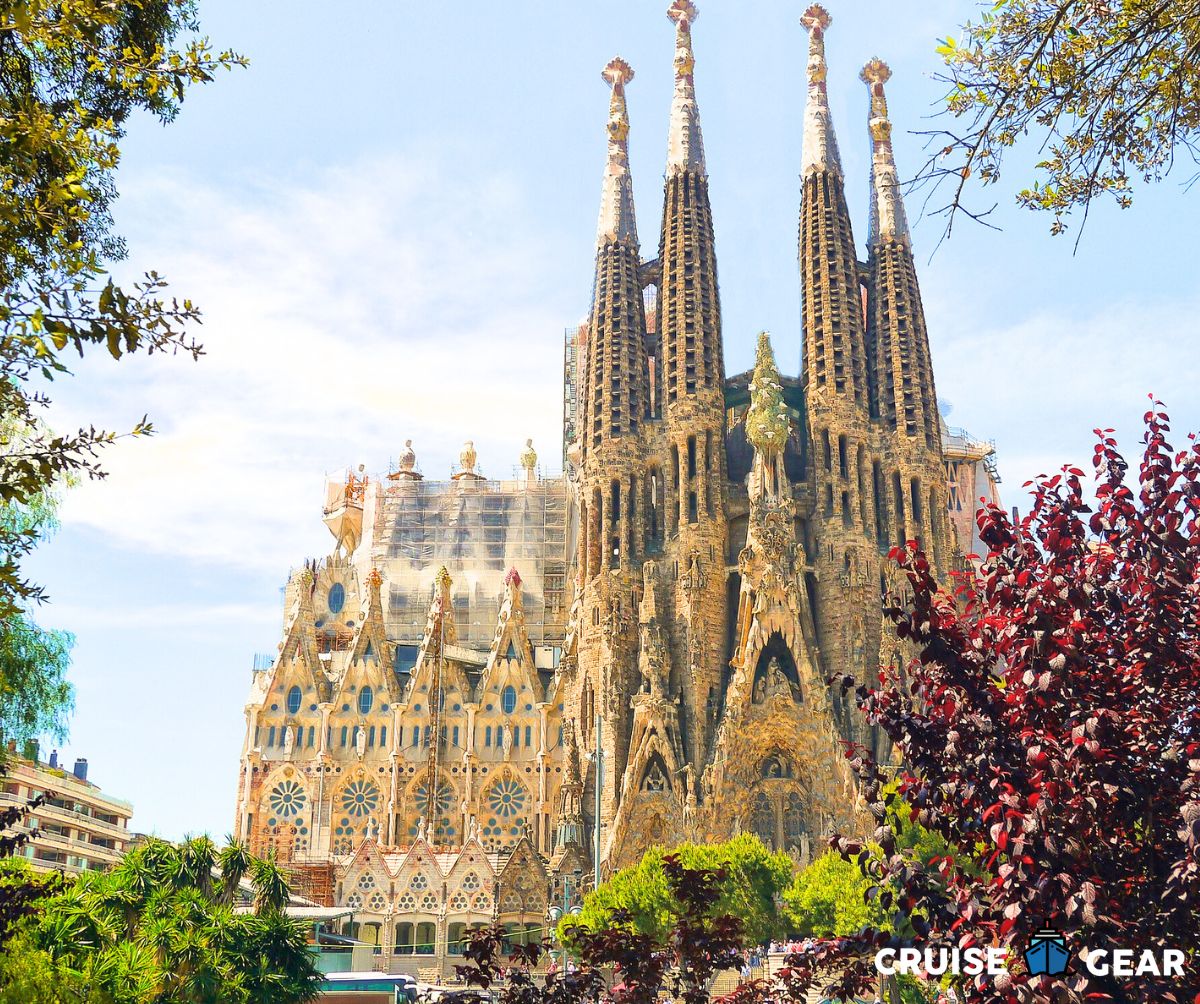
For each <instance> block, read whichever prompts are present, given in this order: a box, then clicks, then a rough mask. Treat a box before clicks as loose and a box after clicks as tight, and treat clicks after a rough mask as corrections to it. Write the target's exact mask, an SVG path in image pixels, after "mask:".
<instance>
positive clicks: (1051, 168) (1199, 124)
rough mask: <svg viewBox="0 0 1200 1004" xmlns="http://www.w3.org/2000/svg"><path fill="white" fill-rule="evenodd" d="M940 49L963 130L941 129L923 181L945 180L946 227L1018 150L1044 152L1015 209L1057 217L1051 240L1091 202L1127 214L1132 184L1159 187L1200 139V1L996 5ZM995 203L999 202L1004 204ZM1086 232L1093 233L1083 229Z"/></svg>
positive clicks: (951, 108) (1030, 0)
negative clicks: (970, 189) (974, 186)
mask: <svg viewBox="0 0 1200 1004" xmlns="http://www.w3.org/2000/svg"><path fill="white" fill-rule="evenodd" d="M984 6H985V8H987V9H985V11H984V12H983V13H981V15H980V17H979V19H978V20H977V21H973V22H970V23H968V24H966V25H965V26H964V27H963V37H962V38H961V39H957V40H956V39H954V38H947V39H945V40H944V41H943V42H942V44H941V46H940V48H939V50H938V51H939V52H940V53H941V55H942V56H943V58H944V59H945V61H946V65H947V67H948V73H946V74H943V75H942V76H941V77H940V78H939V79H941V80H943V81H944V82H947V83H948V84H949V85H950V88H951V89H950V91H949V94H948V95H947V97H946V108H947V110H948V112H949V113H950V114H951V115H953V116H955V117H956V118H961V119H963V120H964V121H965V123H966V125H965V127H955V128H950V129H945V130H939V131H936V132H934V133H931V134H930V136H931V140H930V145H931V147H932V148H933V149H932V156H931V157H930V159H929V161H928V162H927V163H926V165H925V167H924V169H923V170H922V172H921V174H920V180H922V181H925V182H932V183H935V184H938V185H940V184H942V183H944V182H948V184H949V188H950V192H951V195H950V201H949V203H948V204H947V205H946V206H945V207H944V210H943V211H944V212H946V213H947V216H948V220H947V232H949V229H950V227H952V226H953V223H954V217H955V215H956V214H957V213H958V212H960V211H962V212H964V213H966V214H967V215H969V216H972V217H974V218H976V219H979V218H982V217H985V216H986V215H987V213H988V212H990V211H991V210H990V209H987V210H985V209H983V207H979V208H978V209H974V210H972V209H969V208H967V207H966V206H965V205H964V198H965V196H966V193H967V186H968V184H969V182H970V181H971V180H974V181H976V182H978V183H980V184H982V185H984V186H987V185H993V184H995V183H997V182H999V181H1000V179H1001V167H1002V165H1003V162H1004V161H1005V159H1006V158H1007V157H1008V155H1009V152H1010V151H1011V150H1013V148H1014V147H1015V148H1018V149H1019V150H1020V151H1021V152H1022V153H1024V152H1025V151H1034V154H1033V156H1034V157H1036V158H1037V159H1036V162H1035V165H1034V168H1033V172H1034V176H1033V178H1032V180H1030V181H1029V182H1028V183H1022V182H1019V183H1018V184H1021V185H1022V187H1021V188H1020V189H1019V191H1018V194H1017V202H1018V203H1019V204H1020V205H1022V206H1024V207H1026V208H1028V209H1031V210H1037V211H1044V212H1049V213H1051V214H1052V215H1053V219H1054V222H1053V224H1052V226H1051V232H1052V233H1055V234H1058V233H1062V232H1063V231H1064V230H1065V229H1066V226H1067V223H1066V217H1067V216H1068V215H1069V214H1070V213H1071V212H1073V211H1074V210H1076V209H1082V211H1083V219H1084V220H1085V221H1086V219H1087V212H1088V209H1089V207H1090V206H1091V203H1092V201H1093V199H1095V198H1097V197H1100V196H1109V197H1111V198H1112V199H1113V200H1115V202H1116V203H1117V205H1119V206H1121V207H1122V208H1125V207H1127V206H1129V205H1130V202H1131V200H1132V180H1133V179H1139V178H1140V179H1141V180H1142V181H1144V182H1147V183H1149V182H1155V181H1159V180H1161V179H1162V178H1163V177H1165V176H1166V174H1167V173H1168V172H1169V171H1170V170H1171V168H1172V166H1173V165H1174V163H1175V159H1176V157H1177V156H1178V155H1179V154H1180V153H1181V152H1185V153H1187V154H1188V155H1189V156H1190V157H1191V158H1192V159H1193V160H1194V159H1195V157H1196V153H1197V147H1196V143H1197V138H1198V136H1200V59H1198V57H1200V5H1198V4H1197V3H1196V0H997V2H995V3H989V4H985V5H984ZM993 208H994V207H993ZM1080 229H1082V225H1081V227H1080Z"/></svg>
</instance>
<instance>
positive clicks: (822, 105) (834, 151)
mask: <svg viewBox="0 0 1200 1004" xmlns="http://www.w3.org/2000/svg"><path fill="white" fill-rule="evenodd" d="M832 20H833V19H832V18H831V17H830V16H829V12H828V11H827V10H826V9H825V8H824V7H822V6H821V5H820V4H817V3H815V4H813V5H812V6H811V7H809V8H808V10H806V11H805V12H804V16H803V17H801V18H800V23H801V24H802V25H804V27H805V28H807V29H808V101H807V103H806V104H805V106H804V149H803V152H802V160H801V169H800V176H801V177H802V178H803V177H807V176H808V175H809V174H811V173H812V172H813V171H829V172H830V173H832V174H836V175H837V176H838V177H839V178H840V177H841V176H842V160H841V157H840V156H838V145H837V137H836V136H835V135H834V132H833V122H832V121H830V117H829V93H828V91H827V90H826V85H825V78H826V75H827V73H828V67H827V66H826V65H825V29H826V28H828V27H829V23H830V21H832Z"/></svg>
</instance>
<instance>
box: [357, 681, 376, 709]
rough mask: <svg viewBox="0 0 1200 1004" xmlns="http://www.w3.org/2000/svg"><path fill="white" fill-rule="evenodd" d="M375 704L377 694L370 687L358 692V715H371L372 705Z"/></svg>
mask: <svg viewBox="0 0 1200 1004" xmlns="http://www.w3.org/2000/svg"><path fill="white" fill-rule="evenodd" d="M374 703H375V693H374V691H372V690H371V688H370V687H363V688H362V690H360V691H359V692H358V713H359V714H360V715H367V714H370V713H371V705H372V704H374Z"/></svg>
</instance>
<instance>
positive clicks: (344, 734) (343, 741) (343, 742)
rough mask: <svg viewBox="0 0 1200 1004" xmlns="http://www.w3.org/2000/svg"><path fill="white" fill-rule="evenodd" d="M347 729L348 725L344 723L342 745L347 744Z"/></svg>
mask: <svg viewBox="0 0 1200 1004" xmlns="http://www.w3.org/2000/svg"><path fill="white" fill-rule="evenodd" d="M346 731H347V730H346V726H345V725H343V726H342V745H343V746H345V745H346Z"/></svg>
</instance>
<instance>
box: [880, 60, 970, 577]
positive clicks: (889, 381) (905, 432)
mask: <svg viewBox="0 0 1200 1004" xmlns="http://www.w3.org/2000/svg"><path fill="white" fill-rule="evenodd" d="M891 75H892V71H891V70H890V69H889V68H888V65H887V63H885V62H883V61H882V60H879V59H872V60H871V61H870V62H869V63H867V65H866V66H865V67H863V71H862V74H861V77H862V81H863V83H865V84H866V85H867V89H868V91H869V93H870V110H869V113H868V115H869V117H868V128H869V129H870V133H871V227H870V234H869V237H868V249H869V252H868V253H869V263H868V267H869V270H870V282H869V283H868V285H867V323H868V341H869V343H870V345H871V348H872V365H873V367H874V370H875V373H876V379H875V384H876V387H877V391H878V394H877V396H878V416H879V421H880V424H881V425H882V429H883V436H884V437H885V438H886V439H888V440H890V443H889V445H890V447H891V450H890V452H891V454H892V459H893V461H894V462H893V464H892V465H891V467H892V470H890V471H887V472H886V473H885V475H884V478H883V479H881V480H882V481H883V482H884V483H883V484H881V485H880V486H879V489H878V490H879V492H880V495H881V498H883V497H886V501H885V502H884V504H882V505H880V506H879V507H878V509H879V519H878V524H879V537H880V541H879V542H880V549H881V550H885V548H886V545H887V544H888V542H889V541H890V542H891V543H892V544H903V543H904V542H905V541H909V540H919V541H921V543H922V545H923V546H924V548H925V550H926V552H927V553H928V554H929V556H930V558H931V559H933V561H934V563H935V565H936V566H937V569H938V571H939V572H941V573H943V574H944V573H945V572H946V570H947V566H946V560H947V557H948V550H949V543H948V542H949V532H950V531H949V521H948V517H947V515H946V499H945V497H944V495H942V494H941V489H942V486H943V483H944V481H945V460H944V458H943V456H942V438H941V428H940V420H939V418H938V412H937V393H936V391H935V390H934V384H933V364H932V363H931V362H930V357H929V334H928V331H927V330H926V327H925V311H924V308H923V307H922V305H921V290H920V286H919V285H918V284H917V270H916V267H915V265H914V263H913V252H912V241H911V239H910V237H909V232H908V221H907V218H906V217H905V213H904V201H903V199H902V197H901V194H900V182H899V178H898V176H897V173H896V161H895V157H894V156H893V153H892V123H891V121H890V119H889V118H888V108H887V96H886V95H885V93H884V89H883V85H884V84H885V83H887V81H888V80H889V79H890V78H891ZM888 482H890V483H888Z"/></svg>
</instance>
